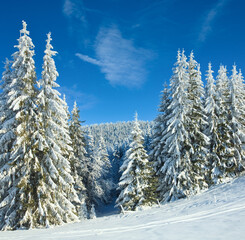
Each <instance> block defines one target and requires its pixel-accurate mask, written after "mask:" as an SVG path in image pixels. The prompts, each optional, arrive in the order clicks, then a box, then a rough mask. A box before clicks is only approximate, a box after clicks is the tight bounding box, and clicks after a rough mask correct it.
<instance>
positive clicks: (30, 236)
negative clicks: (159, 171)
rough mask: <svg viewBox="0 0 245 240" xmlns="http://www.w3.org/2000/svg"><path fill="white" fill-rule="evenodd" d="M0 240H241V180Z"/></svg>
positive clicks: (244, 204)
mask: <svg viewBox="0 0 245 240" xmlns="http://www.w3.org/2000/svg"><path fill="white" fill-rule="evenodd" d="M0 239H1V240H16V239H18V240H41V239H42V240H45V239H52V240H64V239H72V240H78V239H79V240H83V239H84V240H90V239H92V240H93V239H98V240H112V239H113V240H117V239H122V240H131V239H132V240H133V239H140V240H142V239H147V240H152V239H153V240H155V239H159V240H160V239H161V240H179V239H181V240H183V239H185V240H200V239H201V240H209V239H214V240H219V239H222V240H228V239H232V240H245V176H243V177H240V178H237V179H235V180H232V181H230V182H228V183H226V184H221V185H218V186H216V187H214V188H211V189H210V190H208V191H206V192H204V193H202V194H200V195H197V196H194V197H191V198H189V199H184V200H179V201H176V202H173V203H169V204H165V205H162V206H161V207H159V206H155V207H153V208H151V209H146V210H142V211H138V212H130V213H126V214H125V215H122V214H118V215H112V216H105V217H100V218H97V219H94V220H85V221H83V222H80V223H73V224H66V225H63V226H59V227H54V228H49V229H34V230H18V231H13V232H0Z"/></svg>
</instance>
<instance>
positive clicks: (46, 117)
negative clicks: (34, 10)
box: [37, 33, 81, 226]
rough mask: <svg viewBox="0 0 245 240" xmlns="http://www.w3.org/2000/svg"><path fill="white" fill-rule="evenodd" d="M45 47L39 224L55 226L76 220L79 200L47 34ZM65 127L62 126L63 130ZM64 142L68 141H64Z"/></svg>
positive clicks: (41, 117)
mask: <svg viewBox="0 0 245 240" xmlns="http://www.w3.org/2000/svg"><path fill="white" fill-rule="evenodd" d="M47 37H48V38H47V44H46V50H45V52H44V53H45V55H44V58H43V71H42V78H41V80H40V81H39V82H38V86H39V87H40V88H41V89H40V92H39V95H38V100H37V102H38V105H39V108H38V112H39V124H40V125H41V127H42V130H43V131H42V132H41V136H42V139H43V141H42V142H43V144H42V146H40V147H39V148H40V156H39V159H40V162H41V173H42V189H41V193H40V194H41V196H42V202H41V204H40V206H41V208H42V209H43V219H42V221H43V222H42V225H46V226H49V225H59V224H63V223H66V222H72V221H77V220H78V217H77V211H76V208H75V206H74V205H76V206H80V204H81V203H80V201H79V199H78V196H77V194H76V192H75V190H74V188H73V184H74V179H73V177H72V176H71V167H70V162H69V160H70V159H69V158H68V156H69V154H68V151H72V148H71V146H69V144H70V142H69V139H70V138H69V132H68V122H67V120H68V116H67V112H66V108H65V102H64V101H63V100H62V99H61V98H60V93H59V92H58V91H57V90H56V89H55V88H57V87H59V85H58V84H57V83H56V78H57V76H58V72H57V70H56V67H55V62H54V60H53V56H55V55H56V52H55V51H53V50H52V49H53V47H52V45H51V44H50V42H51V40H52V39H51V34H50V33H49V34H48V35H47ZM64 126H65V127H64ZM67 139H68V141H67Z"/></svg>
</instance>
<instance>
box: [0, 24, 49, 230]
mask: <svg viewBox="0 0 245 240" xmlns="http://www.w3.org/2000/svg"><path fill="white" fill-rule="evenodd" d="M26 27H27V24H26V23H25V22H24V21H23V29H22V30H21V31H20V38H19V39H18V45H17V46H15V47H16V48H17V49H18V51H17V52H15V53H14V54H13V58H14V60H13V64H12V69H13V72H12V76H11V78H12V81H11V83H10V86H9V89H10V88H11V90H10V91H9V92H8V95H7V99H6V100H7V104H9V110H8V112H7V113H8V117H10V116H11V118H10V119H9V118H7V119H6V120H5V121H4V123H3V126H4V128H5V129H4V130H3V129H2V130H3V131H4V135H5V136H2V138H1V139H3V138H5V139H6V140H7V141H8V144H10V145H9V147H11V149H9V150H11V152H10V155H9V156H8V158H9V159H8V162H6V164H5V166H4V172H5V174H4V177H3V178H2V179H1V184H2V185H3V186H5V188H4V190H3V195H2V198H1V203H0V216H1V223H0V229H1V230H14V229H18V228H32V227H37V226H40V225H42V223H43V218H44V217H45V216H44V214H43V209H42V205H41V198H42V196H41V192H42V190H41V189H42V181H41V179H42V173H41V163H40V159H39V156H40V155H39V147H40V144H41V141H42V138H41V136H40V131H41V129H40V126H39V124H38V114H37V107H36V97H37V93H38V91H37V89H36V88H35V84H36V73H35V66H34V60H33V55H34V50H33V48H34V45H33V43H32V40H31V38H30V37H29V36H28V35H29V32H28V31H27V29H26ZM10 128H11V129H12V130H11V132H10V131H9V129H10ZM13 136H14V137H13ZM12 140H14V142H13V144H12ZM7 141H5V146H6V143H7ZM6 147H7V146H6ZM6 149H7V148H5V150H6Z"/></svg>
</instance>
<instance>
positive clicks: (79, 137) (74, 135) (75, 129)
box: [69, 102, 88, 218]
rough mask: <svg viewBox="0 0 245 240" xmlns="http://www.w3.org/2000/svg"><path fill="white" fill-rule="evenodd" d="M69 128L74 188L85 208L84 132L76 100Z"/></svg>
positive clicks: (85, 213) (85, 212) (85, 214)
mask: <svg viewBox="0 0 245 240" xmlns="http://www.w3.org/2000/svg"><path fill="white" fill-rule="evenodd" d="M71 113H72V115H71V120H70V125H69V130H70V136H71V141H72V148H73V152H74V157H73V158H72V162H71V172H72V175H73V176H74V180H75V186H74V187H75V189H76V191H77V194H78V196H79V199H80V201H81V203H82V204H83V206H82V209H86V208H87V206H86V198H87V190H86V188H85V186H84V183H83V177H85V173H86V170H85V169H86V162H85V161H86V154H87V152H86V150H85V138H84V132H83V131H82V128H81V121H80V115H79V109H78V107H77V104H76V102H75V103H74V107H73V110H72V112H71ZM83 215H84V217H85V216H86V218H87V215H88V213H87V211H84V213H83Z"/></svg>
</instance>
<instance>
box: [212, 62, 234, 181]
mask: <svg viewBox="0 0 245 240" xmlns="http://www.w3.org/2000/svg"><path fill="white" fill-rule="evenodd" d="M216 101H217V106H218V109H219V113H218V126H217V136H218V141H219V142H218V144H217V155H218V158H217V159H214V160H216V161H214V162H213V163H212V170H211V171H212V179H213V183H220V182H223V181H225V180H226V178H230V177H232V176H234V170H235V169H234V168H235V166H236V159H235V157H234V151H235V149H234V143H233V140H232V137H233V136H232V128H231V124H230V121H231V92H230V84H229V79H228V77H227V70H226V68H225V67H224V66H223V65H221V66H220V69H219V71H218V76H217V80H216Z"/></svg>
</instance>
